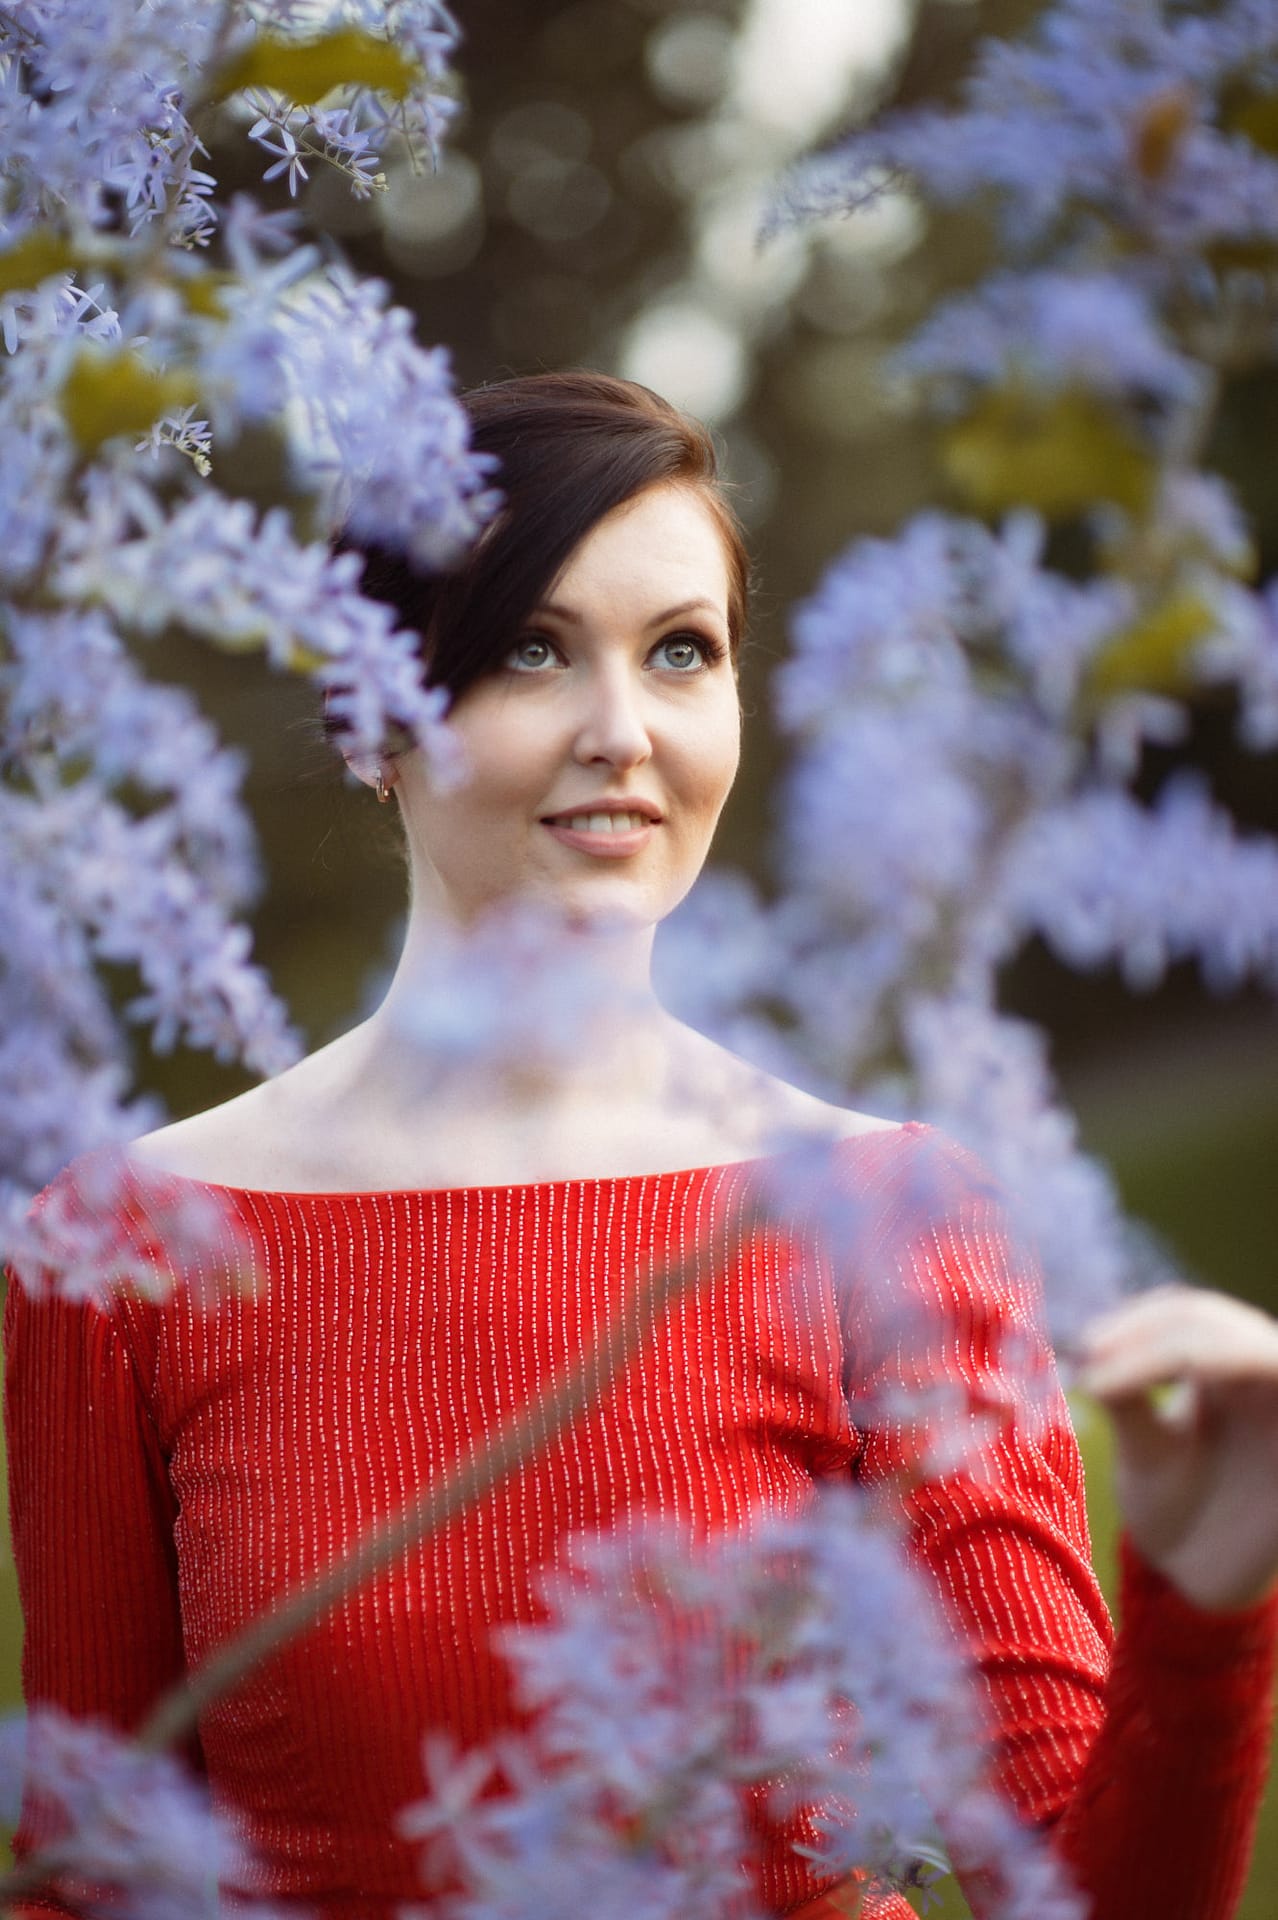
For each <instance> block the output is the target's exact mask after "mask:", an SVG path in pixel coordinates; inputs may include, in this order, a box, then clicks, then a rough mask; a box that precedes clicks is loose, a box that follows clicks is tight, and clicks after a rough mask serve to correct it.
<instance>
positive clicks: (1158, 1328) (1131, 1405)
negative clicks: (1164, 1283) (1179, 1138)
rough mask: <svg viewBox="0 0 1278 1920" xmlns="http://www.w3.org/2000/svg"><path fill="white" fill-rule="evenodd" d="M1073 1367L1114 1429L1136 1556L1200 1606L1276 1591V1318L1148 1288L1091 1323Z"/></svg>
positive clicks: (1224, 1605) (1228, 1605)
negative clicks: (1136, 1548) (1104, 1411)
mask: <svg viewBox="0 0 1278 1920" xmlns="http://www.w3.org/2000/svg"><path fill="white" fill-rule="evenodd" d="M1080 1360H1081V1366H1080V1370H1079V1373H1078V1376H1077V1384H1078V1386H1079V1387H1081V1388H1082V1390H1083V1391H1084V1392H1085V1393H1090V1394H1092V1395H1093V1396H1094V1397H1095V1398H1096V1399H1097V1400H1099V1401H1100V1402H1101V1403H1102V1404H1103V1405H1104V1406H1105V1407H1106V1408H1107V1409H1108V1411H1109V1414H1110V1416H1111V1418H1112V1420H1113V1423H1114V1432H1115V1437H1116V1441H1117V1449H1116V1458H1115V1484H1116V1487H1117V1492H1118V1501H1119V1506H1120V1509H1121V1511H1122V1515H1123V1518H1124V1521H1125V1522H1126V1525H1127V1530H1128V1532H1129V1533H1130V1535H1131V1537H1132V1539H1133V1540H1134V1542H1135V1544H1136V1545H1137V1547H1138V1548H1139V1549H1140V1551H1141V1553H1142V1554H1143V1555H1144V1556H1145V1558H1146V1560H1148V1561H1149V1562H1150V1564H1151V1565H1152V1566H1154V1567H1156V1568H1157V1569H1158V1570H1159V1572H1161V1573H1163V1574H1164V1575H1166V1577H1167V1578H1168V1579H1169V1580H1170V1581H1171V1582H1172V1584H1173V1586H1175V1587H1176V1588H1178V1589H1179V1591H1180V1592H1181V1593H1182V1594H1183V1595H1184V1596H1185V1598H1186V1599H1188V1600H1190V1601H1192V1602H1193V1603H1194V1604H1195V1605H1196V1606H1199V1607H1204V1608H1207V1609H1209V1610H1212V1611H1229V1610H1232V1609H1234V1608H1237V1607H1246V1606H1250V1605H1252V1604H1254V1603H1255V1602H1256V1601H1258V1600H1260V1599H1262V1598H1264V1596H1265V1595H1266V1594H1267V1593H1268V1592H1269V1591H1270V1589H1271V1588H1272V1587H1273V1586H1274V1584H1275V1582H1276V1581H1278V1321H1275V1320H1273V1319H1271V1318H1270V1316H1269V1315H1268V1314H1267V1313H1261V1312H1260V1311H1259V1310H1258V1309H1257V1308H1255V1307H1250V1306H1246V1305H1244V1303H1243V1302H1242V1301H1240V1300H1233V1299H1231V1298H1229V1297H1228V1296H1227V1295H1225V1294H1220V1293H1209V1292H1205V1291H1203V1290H1202V1289H1200V1288H1197V1287H1181V1286H1170V1287H1157V1288H1154V1289H1153V1290H1152V1291H1151V1292H1149V1293H1146V1294H1142V1295H1140V1296H1139V1298H1137V1299H1135V1300H1132V1301H1131V1302H1129V1303H1128V1304H1126V1305H1124V1306H1122V1307H1119V1308H1117V1309H1116V1310H1115V1311H1114V1312H1113V1313H1108V1314H1105V1315H1104V1316H1103V1317H1102V1318H1101V1319H1099V1320H1095V1321H1093V1322H1092V1324H1091V1326H1090V1327H1089V1328H1088V1329H1087V1331H1086V1333H1085V1334H1084V1336H1083V1341H1082V1346H1081V1351H1080ZM1156 1389H1165V1390H1166V1391H1165V1392H1163V1393H1161V1394H1159V1393H1158V1392H1156Z"/></svg>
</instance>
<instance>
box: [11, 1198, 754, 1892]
mask: <svg viewBox="0 0 1278 1920" xmlns="http://www.w3.org/2000/svg"><path fill="white" fill-rule="evenodd" d="M755 1224H756V1215H755V1212H754V1210H753V1209H750V1208H747V1209H746V1211H745V1214H744V1216H743V1219H742V1223H741V1226H740V1228H739V1232H738V1238H737V1240H735V1241H734V1242H733V1246H734V1247H735V1246H736V1245H738V1244H739V1243H740V1239H741V1238H742V1237H744V1236H745V1234H747V1233H748V1232H749V1231H751V1230H752V1229H753V1227H754V1225H755ZM702 1252H703V1249H702V1248H701V1247H700V1246H698V1247H697V1248H696V1250H695V1251H694V1253H693V1254H692V1255H690V1256H688V1257H685V1258H684V1259H682V1260H679V1261H676V1262H672V1263H671V1264H670V1265H668V1266H665V1267H663V1268H662V1269H661V1270H660V1272H659V1273H657V1274H656V1275H655V1276H654V1277H653V1279H652V1280H650V1281H649V1282H648V1283H647V1284H646V1285H645V1286H643V1287H641V1288H640V1289H639V1291H638V1292H637V1294H636V1295H635V1297H634V1299H633V1301H632V1302H630V1303H629V1304H628V1305H626V1306H623V1307H622V1308H621V1309H620V1310H619V1311H618V1313H617V1314H616V1316H615V1317H614V1319H613V1320H612V1322H611V1323H610V1325H609V1326H608V1328H607V1330H606V1331H605V1332H604V1334H603V1335H602V1336H601V1337H600V1338H599V1339H598V1340H597V1341H596V1342H595V1344H594V1345H593V1346H592V1347H590V1348H589V1349H588V1350H587V1351H586V1352H585V1353H583V1354H582V1355H581V1356H580V1358H579V1359H577V1360H576V1361H574V1362H573V1364H572V1365H571V1366H569V1367H568V1368H566V1369H565V1370H564V1372H563V1373H562V1374H561V1375H560V1376H559V1378H558V1379H557V1380H556V1381H554V1382H553V1383H552V1384H551V1386H550V1387H549V1388H548V1389H547V1391H546V1392H545V1393H544V1394H539V1395H538V1396H537V1397H536V1398H535V1399H534V1400H533V1401H532V1402H531V1403H530V1404H529V1405H528V1406H527V1407H525V1408H524V1409H523V1410H522V1411H521V1412H519V1413H517V1414H515V1415H513V1416H512V1418H510V1419H509V1420H505V1421H503V1422H502V1424H501V1425H500V1426H499V1427H498V1428H497V1429H496V1431H495V1432H494V1433H493V1434H491V1435H490V1436H489V1438H488V1439H486V1440H485V1441H484V1442H483V1444H482V1445H481V1446H479V1447H477V1448H476V1449H475V1451H474V1452H473V1453H469V1454H467V1455H466V1456H465V1457H464V1458H463V1459H461V1460H459V1461H457V1462H456V1463H455V1464H454V1465H453V1466H451V1467H449V1468H448V1469H447V1471H446V1472H444V1473H443V1474H441V1475H440V1476H439V1477H438V1478H436V1479H434V1480H431V1481H430V1482H429V1483H428V1484H427V1485H426V1486H425V1487H424V1488H423V1489H422V1490H421V1492H420V1493H419V1494H418V1495H417V1496H416V1498H414V1499H413V1500H411V1501H410V1502H409V1504H408V1505H407V1506H406V1507H404V1508H402V1509H401V1510H400V1511H399V1512H398V1513H394V1514H391V1515H390V1516H388V1517H387V1518H386V1519H384V1520H382V1521H380V1522H379V1523H378V1524H377V1525H376V1526H374V1527H372V1528H370V1529H369V1531H368V1533H366V1534H365V1535H364V1537H363V1539H362V1540H359V1541H357V1542H356V1544H355V1546H354V1547H353V1549H352V1550H351V1552H350V1553H349V1554H348V1555H346V1556H345V1557H344V1558H343V1559H341V1560H340V1561H338V1562H337V1563H336V1564H335V1565H333V1566H329V1567H325V1568H323V1569H322V1570H321V1571H320V1572H319V1573H318V1574H315V1575H312V1576H311V1577H310V1578H309V1579H308V1580H305V1581H303V1582H302V1583H301V1584H300V1585H299V1586H297V1587H295V1588H294V1589H293V1591H292V1592H291V1593H286V1594H284V1595H283V1596H282V1597H281V1598H280V1599H279V1600H278V1601H277V1602H276V1604H275V1605H274V1606H273V1607H271V1608H270V1609H269V1610H268V1611H267V1612H265V1613H263V1614H259V1615H257V1616H256V1617H255V1618H254V1619H252V1620H251V1621H250V1622H249V1623H248V1625H247V1626H246V1627H244V1628H243V1629H242V1630H241V1631H240V1632H239V1633H237V1634H235V1635H234V1636H233V1638H231V1639H230V1640H228V1641H226V1642H225V1644H224V1645H223V1646H221V1647H219V1648H218V1649H217V1651H216V1652H215V1653H213V1654H211V1655H210V1656H209V1658H208V1659H207V1660H205V1661H204V1662H202V1664H201V1665H200V1666H199V1667H197V1668H196V1669H195V1671H194V1672H193V1673H191V1674H189V1675H188V1676H187V1678H186V1679H185V1680H184V1681H183V1682H181V1684H180V1685H178V1686H176V1687H174V1688H172V1689H171V1690H170V1691H169V1692H168V1693H166V1694H165V1695H163V1696H162V1698H161V1699H160V1701H159V1703H158V1704H157V1706H156V1707H155V1709H154V1711H153V1712H152V1713H151V1715H150V1717H149V1718H148V1719H147V1721H146V1722H145V1724H144V1725H143V1727H142V1729H141V1731H140V1732H139V1734H138V1736H137V1737H138V1742H139V1744H140V1745H141V1746H143V1747H147V1748H161V1747H167V1746H170V1745H172V1744H173V1742H175V1741H177V1740H179V1739H181V1738H182V1737H183V1736H184V1735H185V1734H187V1733H189V1732H190V1731H191V1730H192V1729H193V1728H194V1727H195V1726H196V1724H197V1721H198V1718H199V1715H200V1714H201V1713H202V1712H203V1711H204V1709H205V1708H206V1707H208V1706H209V1705H210V1704H211V1703H212V1702H213V1701H214V1700H216V1699H218V1698H219V1697H220V1696H221V1695H222V1694H224V1693H226V1692H228V1691H229V1690H230V1689H231V1688H232V1687H233V1686H235V1684H236V1683H237V1682H238V1681H239V1680H241V1679H242V1678H243V1677H244V1675H245V1674H246V1673H248V1672H249V1671H250V1669H251V1668H253V1667H255V1666H257V1665H258V1664H259V1663H260V1662H261V1661H262V1660H265V1659H266V1658H267V1657H268V1655H270V1654H272V1653H274V1652H275V1651H276V1650H277V1648H279V1647H281V1646H283V1645H284V1643H285V1642H286V1641H288V1640H291V1639H293V1638H294V1636H295V1635H296V1634H298V1633H301V1632H303V1631H304V1630H305V1629H306V1628H307V1627H309V1626H311V1625H313V1624H314V1622H315V1621H316V1620H318V1619H319V1618H320V1616H321V1615H322V1614H324V1613H326V1612H327V1611H328V1609H329V1608H330V1607H332V1606H333V1605H335V1604H336V1602H337V1601H339V1600H341V1599H344V1598H345V1596H346V1595H347V1594H348V1593H351V1592H353V1591H354V1589H355V1588H356V1587H359V1586H361V1585H362V1584H363V1583H364V1582H365V1581H366V1580H367V1579H369V1577H370V1576H371V1575H373V1574H375V1573H377V1572H379V1571H380V1570H381V1569H382V1568H383V1567H385V1566H388V1565H389V1564H390V1563H391V1562H392V1561H393V1560H395V1559H397V1558H398V1557H399V1555H400V1554H401V1553H403V1552H404V1550H405V1548H407V1547H411V1546H417V1545H420V1544H421V1542H423V1541H425V1540H429V1539H430V1538H431V1537H432V1536H433V1535H434V1534H436V1533H438V1532H439V1531H440V1529H441V1528H443V1527H446V1526H447V1525H448V1524H449V1523H450V1522H451V1521H452V1520H454V1519H455V1518H456V1517H457V1515H458V1514H460V1513H462V1512H464V1511H465V1509H466V1508H467V1507H469V1506H471V1505H473V1504H474V1503H475V1502H476V1501H478V1500H481V1499H482V1498H483V1497H484V1496H485V1495H486V1494H488V1493H491V1492H492V1490H493V1488H494V1487H496V1486H498V1485H500V1483H501V1482H502V1481H503V1480H505V1479H506V1478H508V1476H509V1475H510V1474H512V1473H514V1472H516V1471H517V1469H518V1468H520V1467H522V1466H525V1465H527V1463H528V1462H529V1461H530V1460H532V1459H533V1458H535V1456H536V1455H537V1454H538V1453H539V1452H541V1451H543V1450H544V1449H545V1448H546V1447H547V1446H549V1445H550V1444H551V1442H552V1441H554V1440H557V1439H558V1438H559V1436H560V1435H561V1434H562V1433H564V1432H566V1431H567V1429H568V1427H569V1426H571V1424H572V1422H573V1421H574V1420H575V1419H576V1418H577V1416H578V1414H580V1413H581V1412H583V1411H584V1410H585V1409H586V1408H587V1407H588V1406H590V1405H591V1404H592V1402H594V1401H595V1400H598V1399H599V1398H601V1397H602V1396H603V1395H604V1394H605V1393H606V1392H607V1391H608V1389H609V1388H610V1387H611V1386H612V1384H613V1382H614V1381H615V1380H616V1379H617V1377H618V1375H619V1374H620V1373H621V1372H622V1371H623V1370H624V1369H625V1368H626V1367H627V1366H628V1365H629V1363H630V1361H631V1360H632V1359H633V1358H634V1356H635V1354H636V1353H637V1352H638V1350H639V1348H640V1346H641V1345H642V1344H643V1342H644V1341H645V1340H646V1339H647V1338H648V1337H649V1336H650V1334H651V1332H652V1328H653V1325H654V1323H655V1321H656V1320H657V1318H658V1316H659V1315H660V1314H662V1313H663V1312H664V1311H665V1310H666V1308H668V1307H669V1306H671V1305H673V1303H674V1302H675V1301H676V1300H677V1299H679V1297H680V1296H681V1295H682V1294H683V1293H685V1292H686V1291H687V1290H688V1288H689V1287H690V1286H692V1285H693V1283H694V1281H695V1278H696V1275H697V1273H698V1271H699V1269H700V1267H701V1260H700V1258H699V1256H700V1255H701V1254H702ZM7 1891H8V1882H7V1881H5V1880H3V1879H0V1896H3V1895H4V1894H5V1893H6V1892H7Z"/></svg>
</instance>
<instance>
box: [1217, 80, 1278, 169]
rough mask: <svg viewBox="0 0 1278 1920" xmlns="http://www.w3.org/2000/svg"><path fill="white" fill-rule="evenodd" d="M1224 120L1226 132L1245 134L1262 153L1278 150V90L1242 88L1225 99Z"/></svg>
mask: <svg viewBox="0 0 1278 1920" xmlns="http://www.w3.org/2000/svg"><path fill="white" fill-rule="evenodd" d="M1221 122H1222V124H1223V126H1224V127H1225V130H1226V132H1228V133H1241V134H1245V136H1246V137H1247V139H1248V140H1250V141H1251V143H1252V145H1253V146H1255V147H1259V148H1260V150H1261V152H1262V153H1278V91H1275V90H1274V89H1272V88H1268V89H1266V90H1265V91H1264V92H1261V91H1260V90H1259V89H1255V88H1251V87H1247V88H1243V89H1240V90H1239V91H1238V92H1236V93H1235V94H1234V96H1233V98H1232V99H1226V101H1225V106H1224V111H1223V113H1222V114H1221Z"/></svg>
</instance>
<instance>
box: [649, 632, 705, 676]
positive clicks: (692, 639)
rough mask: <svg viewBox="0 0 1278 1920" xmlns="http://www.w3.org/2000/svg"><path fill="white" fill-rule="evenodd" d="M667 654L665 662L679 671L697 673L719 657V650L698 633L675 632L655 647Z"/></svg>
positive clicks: (656, 651)
mask: <svg viewBox="0 0 1278 1920" xmlns="http://www.w3.org/2000/svg"><path fill="white" fill-rule="evenodd" d="M653 651H654V653H658V654H662V653H664V655H665V656H666V658H665V664H666V665H667V666H668V667H672V668H673V669H674V670H675V671H676V672H677V673H695V672H696V671H697V670H698V668H700V667H705V666H708V665H709V664H710V662H711V661H712V660H715V659H717V658H718V650H717V649H715V648H713V647H712V646H711V644H710V642H709V641H708V640H703V639H702V638H701V636H700V634H696V633H673V634H671V636H670V638H669V639H668V640H662V641H660V642H659V644H658V645H657V646H656V647H655V648H654V649H653Z"/></svg>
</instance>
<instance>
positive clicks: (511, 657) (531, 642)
mask: <svg viewBox="0 0 1278 1920" xmlns="http://www.w3.org/2000/svg"><path fill="white" fill-rule="evenodd" d="M554 658H555V649H554V648H553V647H552V646H551V644H550V642H549V640H547V639H546V638H545V636H544V635H543V634H540V633H527V634H525V635H524V637H523V639H522V640H517V641H516V642H515V644H514V646H513V647H512V648H511V649H510V652H509V653H508V654H507V655H506V658H505V659H504V660H503V661H502V665H503V666H504V667H509V669H510V670H511V672H512V673H540V671H541V669H542V668H543V667H548V666H551V665H552V664H553V662H554Z"/></svg>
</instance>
